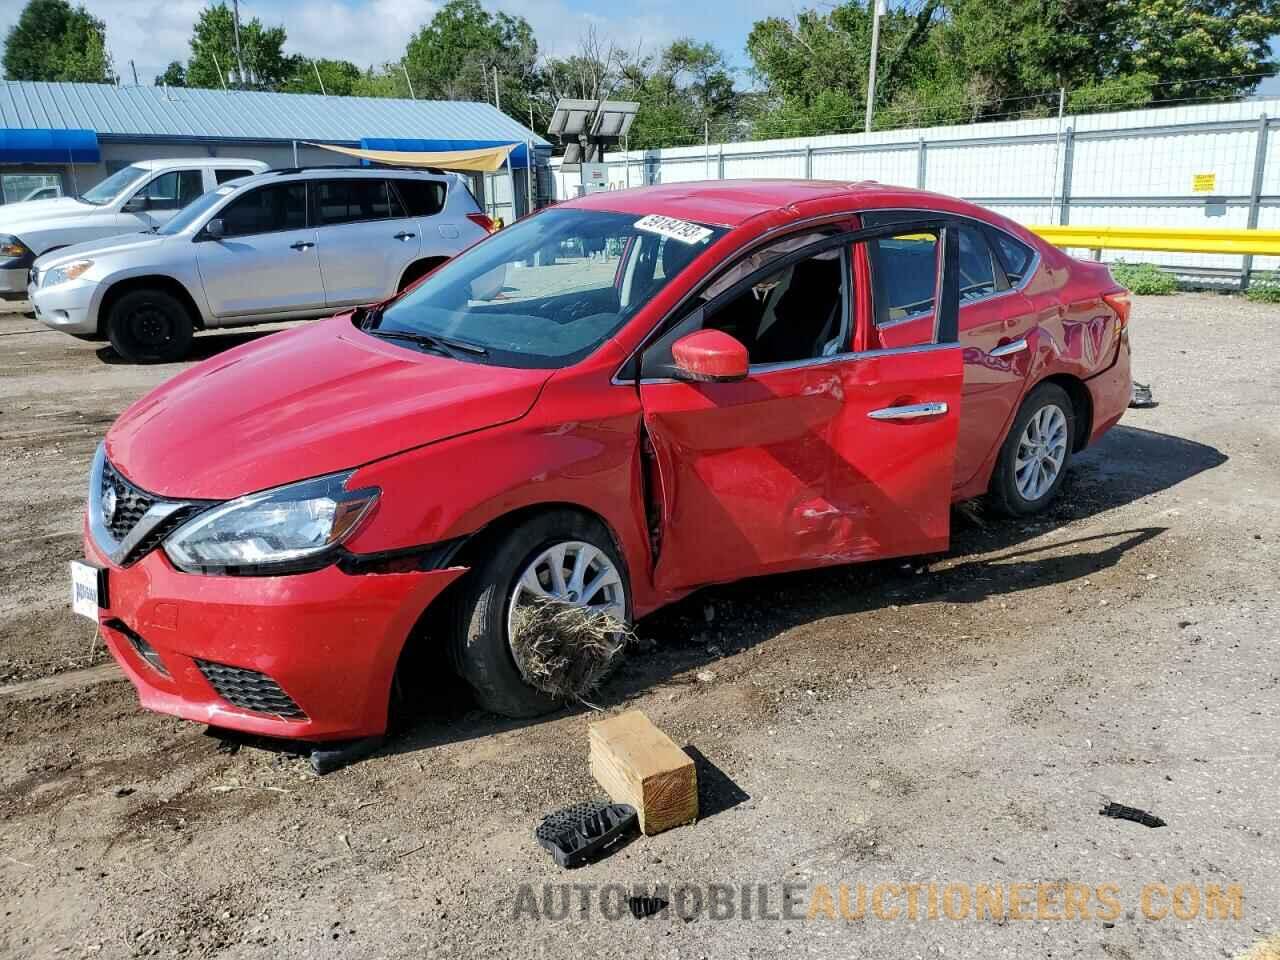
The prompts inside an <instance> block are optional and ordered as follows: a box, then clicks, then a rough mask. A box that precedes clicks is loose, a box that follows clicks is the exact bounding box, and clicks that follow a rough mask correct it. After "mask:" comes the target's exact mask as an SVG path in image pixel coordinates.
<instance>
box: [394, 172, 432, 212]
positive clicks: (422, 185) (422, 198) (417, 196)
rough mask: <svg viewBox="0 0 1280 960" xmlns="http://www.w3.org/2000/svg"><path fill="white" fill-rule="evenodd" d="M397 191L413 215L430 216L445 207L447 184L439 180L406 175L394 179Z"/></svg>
mask: <svg viewBox="0 0 1280 960" xmlns="http://www.w3.org/2000/svg"><path fill="white" fill-rule="evenodd" d="M394 182H395V185H396V192H398V193H399V194H400V199H402V200H403V201H404V204H405V206H406V207H407V208H408V211H409V216H411V217H429V216H432V215H433V214H437V213H439V212H440V211H441V210H443V209H444V194H445V186H444V184H443V183H441V182H440V181H439V180H418V179H409V178H408V177H406V178H405V179H403V180H396V181H394Z"/></svg>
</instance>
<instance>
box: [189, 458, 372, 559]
mask: <svg viewBox="0 0 1280 960" xmlns="http://www.w3.org/2000/svg"><path fill="white" fill-rule="evenodd" d="M350 477H351V472H350V471H348V472H346V473H335V474H332V475H330V476H327V477H318V478H316V479H315V480H304V481H302V482H301V483H291V484H289V485H288V486H284V487H277V488H275V489H274V490H266V491H264V492H262V493H254V494H250V495H249V496H246V497H240V498H238V499H236V500H230V501H228V502H227V503H224V504H222V505H221V506H218V507H214V508H213V509H211V510H208V511H206V512H204V513H202V514H200V515H199V516H197V517H193V518H192V519H191V520H189V521H188V522H187V523H185V524H183V525H182V526H181V527H179V528H178V529H177V530H175V531H174V532H173V533H172V534H170V535H169V537H168V538H167V539H166V540H165V542H164V552H165V553H166V554H168V556H169V559H170V560H171V561H172V562H173V565H174V566H176V567H177V568H178V569H179V570H183V571H185V572H187V573H235V574H255V573H256V574H279V573H298V572H301V571H304V570H318V569H319V568H320V567H323V566H326V565H327V564H328V563H330V562H331V561H332V559H333V554H334V553H335V552H336V549H337V547H338V546H339V545H340V544H341V543H342V542H343V541H344V540H346V539H347V538H348V537H350V536H351V534H352V533H354V532H355V530H356V528H357V527H359V525H360V522H361V521H362V520H363V519H364V518H365V517H366V516H368V515H369V512H370V511H371V510H372V509H373V505H374V503H375V502H377V499H378V494H379V493H380V491H379V490H378V488H377V487H365V488H363V489H360V490H347V489H346V482H347V480H348V479H350Z"/></svg>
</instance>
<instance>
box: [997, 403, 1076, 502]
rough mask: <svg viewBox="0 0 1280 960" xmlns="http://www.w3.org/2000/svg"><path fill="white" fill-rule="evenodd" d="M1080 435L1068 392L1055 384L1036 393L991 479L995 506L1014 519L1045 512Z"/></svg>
mask: <svg viewBox="0 0 1280 960" xmlns="http://www.w3.org/2000/svg"><path fill="white" fill-rule="evenodd" d="M1075 435H1076V421H1075V410H1074V407H1072V405H1071V398H1070V397H1069V396H1067V392H1066V391H1065V390H1063V389H1062V388H1061V387H1059V386H1057V385H1056V384H1053V383H1042V384H1040V385H1039V386H1038V387H1036V388H1035V389H1034V390H1032V391H1031V393H1030V395H1029V396H1028V397H1027V399H1026V400H1025V401H1023V404H1022V406H1021V407H1020V408H1019V410H1018V415H1017V416H1016V417H1014V419H1013V426H1012V427H1010V428H1009V435H1008V436H1007V437H1005V441H1004V446H1002V447H1001V448H1000V458H999V460H997V461H996V469H995V473H994V475H993V476H992V478H991V499H992V500H993V501H994V503H995V505H996V506H997V507H998V508H999V509H1000V510H1001V511H1002V512H1004V513H1006V514H1008V515H1009V516H1014V517H1025V516H1030V515H1032V514H1035V513H1039V512H1040V511H1042V510H1044V509H1046V508H1047V507H1048V506H1049V504H1050V503H1052V502H1053V498H1054V497H1055V496H1056V495H1057V493H1058V489H1059V488H1060V487H1061V486H1062V481H1063V479H1064V478H1065V477H1066V474H1067V463H1068V461H1069V460H1070V459H1071V450H1072V448H1073V447H1074V445H1075Z"/></svg>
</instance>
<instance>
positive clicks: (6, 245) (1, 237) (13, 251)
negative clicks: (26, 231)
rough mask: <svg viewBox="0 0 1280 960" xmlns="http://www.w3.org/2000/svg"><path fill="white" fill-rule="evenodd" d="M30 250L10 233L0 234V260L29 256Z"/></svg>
mask: <svg viewBox="0 0 1280 960" xmlns="http://www.w3.org/2000/svg"><path fill="white" fill-rule="evenodd" d="M30 254H31V249H30V248H29V247H28V246H27V245H26V244H25V243H23V242H22V241H21V240H19V239H18V238H17V237H15V236H14V235H13V234H11V233H0V258H4V259H6V260H10V259H13V258H14V257H26V256H30Z"/></svg>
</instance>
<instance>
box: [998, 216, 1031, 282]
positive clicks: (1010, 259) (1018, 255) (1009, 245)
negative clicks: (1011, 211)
mask: <svg viewBox="0 0 1280 960" xmlns="http://www.w3.org/2000/svg"><path fill="white" fill-rule="evenodd" d="M991 236H992V237H994V238H995V244H996V251H997V253H999V255H1000V262H1001V264H1003V265H1004V272H1005V275H1006V276H1007V277H1008V278H1009V282H1010V283H1011V284H1013V285H1014V286H1015V287H1016V286H1017V285H1018V284H1020V283H1021V282H1022V281H1023V280H1024V279H1025V278H1026V276H1027V271H1028V270H1030V269H1031V264H1032V261H1034V260H1035V257H1036V252H1035V251H1034V250H1032V249H1031V248H1030V247H1029V246H1027V245H1026V244H1025V243H1023V242H1022V241H1021V240H1015V239H1014V238H1013V237H1011V236H1009V234H1007V233H1005V232H1004V231H1003V230H996V229H994V228H993V229H992V230H991Z"/></svg>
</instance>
